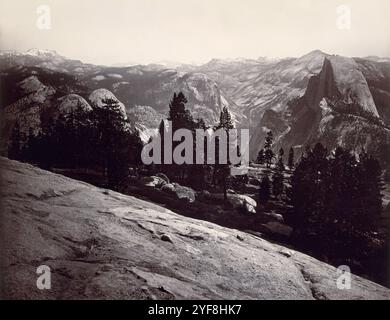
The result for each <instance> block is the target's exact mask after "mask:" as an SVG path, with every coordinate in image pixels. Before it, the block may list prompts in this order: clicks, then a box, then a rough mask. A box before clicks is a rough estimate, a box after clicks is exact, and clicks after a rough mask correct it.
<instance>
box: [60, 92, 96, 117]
mask: <svg viewBox="0 0 390 320" xmlns="http://www.w3.org/2000/svg"><path fill="white" fill-rule="evenodd" d="M58 100H59V107H58V111H59V112H60V113H61V114H67V113H69V112H77V111H81V112H85V113H87V112H91V111H92V107H91V106H90V105H89V104H88V102H87V101H86V100H85V99H84V98H83V97H81V96H79V95H77V94H68V95H66V96H64V97H61V98H60V99H58Z"/></svg>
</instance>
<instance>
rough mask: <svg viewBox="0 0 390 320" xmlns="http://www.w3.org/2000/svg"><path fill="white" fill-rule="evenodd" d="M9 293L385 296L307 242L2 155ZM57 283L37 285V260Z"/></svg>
mask: <svg viewBox="0 0 390 320" xmlns="http://www.w3.org/2000/svg"><path fill="white" fill-rule="evenodd" d="M0 167H1V180H0V181H1V189H0V192H1V205H2V208H1V220H0V221H1V233H0V234H1V242H0V245H1V253H2V259H1V272H0V275H1V281H2V286H1V288H2V291H1V297H2V298H23V299H32V298H38V299H81V298H97V299H103V298H110V299H119V298H122V299H156V298H160V299H184V298H186V299H197V298H200V299H211V298H213V299H387V298H389V297H390V291H389V290H388V289H386V288H383V287H381V286H379V285H377V284H374V283H372V282H370V281H368V280H364V279H362V278H359V277H356V276H352V280H351V281H352V284H351V289H350V290H340V289H337V286H336V279H337V277H338V274H337V271H336V269H335V268H334V267H331V266H329V265H327V264H325V263H322V262H320V261H318V260H316V259H313V258H311V257H309V256H307V255H304V254H302V253H300V252H294V251H293V250H288V249H286V248H284V247H281V246H278V245H275V244H272V243H270V242H267V241H265V240H263V239H261V238H258V237H255V236H253V235H250V234H246V233H244V232H239V231H237V230H233V229H227V228H223V227H220V226H217V225H214V224H212V223H208V222H204V221H199V220H194V219H189V218H186V217H182V216H180V215H177V214H175V213H173V212H171V211H170V210H167V209H165V208H163V207H161V206H158V205H154V204H151V203H148V202H145V201H142V200H139V199H136V198H134V197H130V196H125V195H122V194H119V193H115V192H112V191H106V190H102V189H99V188H96V187H93V186H91V185H88V184H86V183H82V182H78V181H75V180H72V179H69V178H66V177H64V176H61V175H56V174H53V173H49V172H46V171H43V170H40V169H37V168H35V167H32V166H30V165H26V164H22V163H18V162H16V161H10V160H8V159H5V158H0ZM40 265H47V266H49V267H50V269H51V282H52V287H51V289H50V290H39V289H37V287H36V280H37V277H38V275H37V274H36V270H37V267H38V266H40Z"/></svg>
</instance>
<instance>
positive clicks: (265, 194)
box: [259, 172, 271, 205]
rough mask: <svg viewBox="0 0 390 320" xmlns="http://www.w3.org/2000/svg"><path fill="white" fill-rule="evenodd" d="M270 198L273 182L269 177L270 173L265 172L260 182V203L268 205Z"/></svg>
mask: <svg viewBox="0 0 390 320" xmlns="http://www.w3.org/2000/svg"><path fill="white" fill-rule="evenodd" d="M270 197H271V182H270V180H269V177H268V172H265V173H264V175H263V177H262V179H261V181H260V189H259V200H260V203H262V204H263V205H266V204H267V202H268V200H269V199H270Z"/></svg>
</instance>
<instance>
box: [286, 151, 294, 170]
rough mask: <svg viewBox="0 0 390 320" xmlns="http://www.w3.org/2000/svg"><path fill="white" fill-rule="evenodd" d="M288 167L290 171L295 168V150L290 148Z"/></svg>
mask: <svg viewBox="0 0 390 320" xmlns="http://www.w3.org/2000/svg"><path fill="white" fill-rule="evenodd" d="M287 165H288V167H289V169H290V170H292V169H293V168H294V148H293V147H290V150H289V152H288V162H287Z"/></svg>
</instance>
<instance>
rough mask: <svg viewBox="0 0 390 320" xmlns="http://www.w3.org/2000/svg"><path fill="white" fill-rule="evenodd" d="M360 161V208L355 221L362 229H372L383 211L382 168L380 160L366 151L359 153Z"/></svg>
mask: <svg viewBox="0 0 390 320" xmlns="http://www.w3.org/2000/svg"><path fill="white" fill-rule="evenodd" d="M359 163H360V178H359V180H358V190H359V194H358V199H359V205H358V206H359V208H360V210H359V216H358V217H355V221H354V223H355V224H357V225H358V227H359V229H360V230H361V231H371V230H372V229H373V227H374V225H375V222H376V221H378V219H379V218H380V216H381V212H382V194H381V191H382V190H383V181H382V170H381V167H380V164H379V162H378V160H377V159H375V158H374V157H372V156H370V155H368V154H367V153H366V152H364V151H363V152H362V153H361V154H360V155H359Z"/></svg>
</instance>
